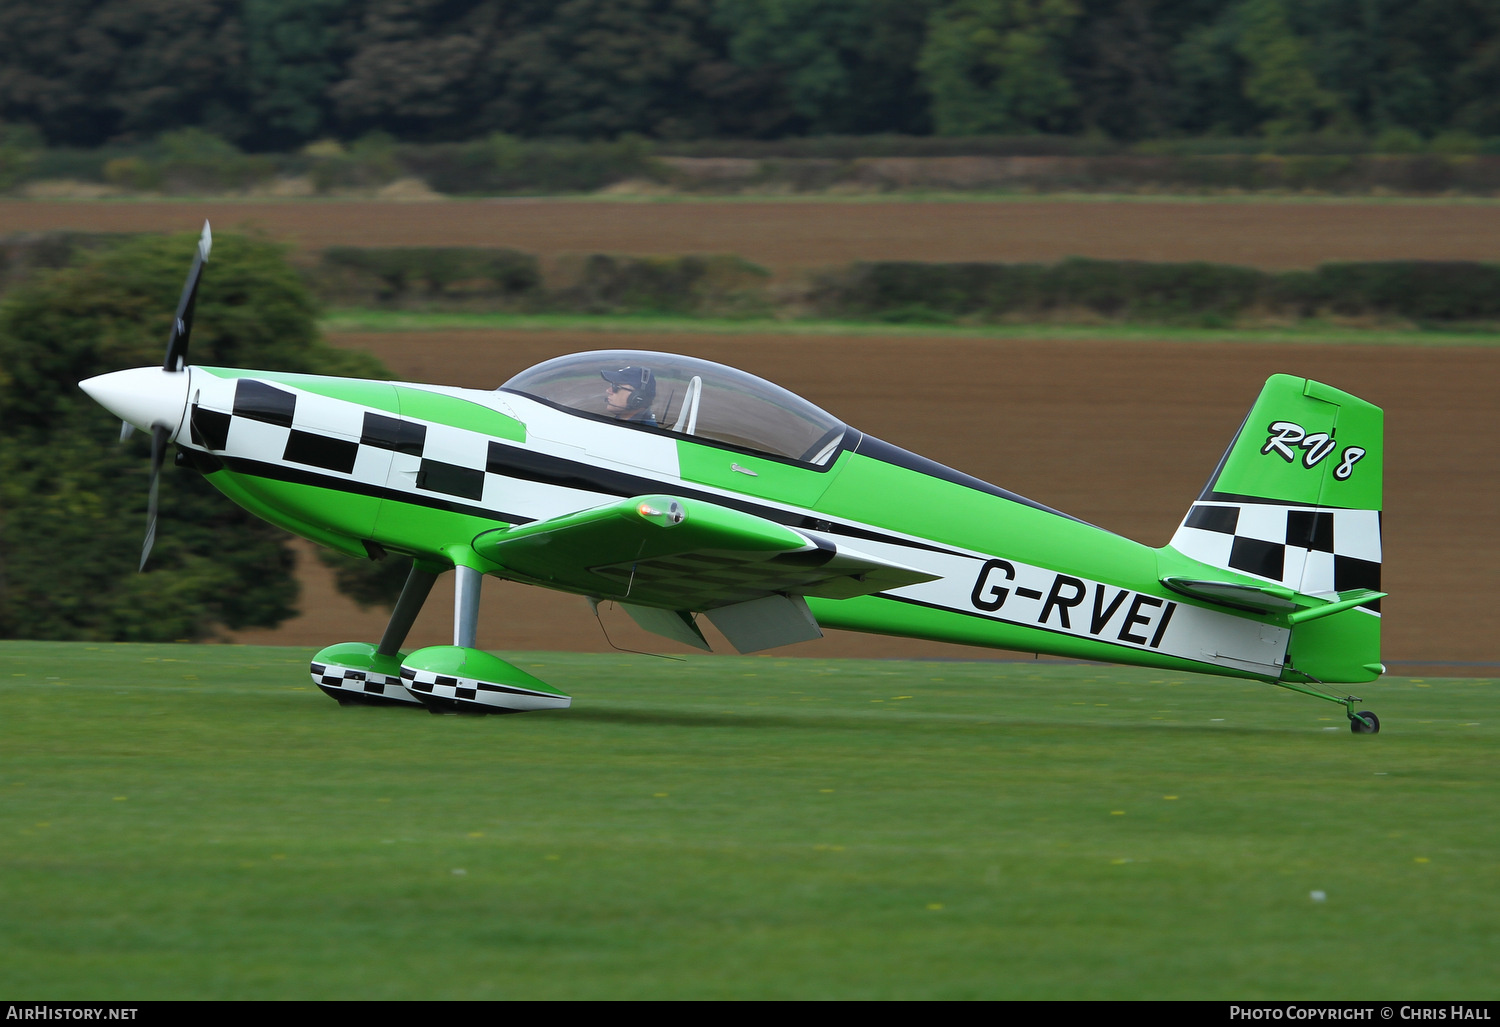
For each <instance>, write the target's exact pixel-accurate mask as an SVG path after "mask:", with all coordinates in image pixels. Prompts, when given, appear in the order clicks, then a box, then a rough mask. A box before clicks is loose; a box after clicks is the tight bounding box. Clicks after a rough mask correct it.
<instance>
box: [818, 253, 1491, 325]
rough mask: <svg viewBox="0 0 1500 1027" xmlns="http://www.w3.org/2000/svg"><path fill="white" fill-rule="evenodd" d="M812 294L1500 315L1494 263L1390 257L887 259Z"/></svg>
mask: <svg viewBox="0 0 1500 1027" xmlns="http://www.w3.org/2000/svg"><path fill="white" fill-rule="evenodd" d="M809 300H810V304H811V306H812V308H813V309H814V310H815V311H816V312H818V313H819V314H821V315H823V316H830V317H853V318H874V319H880V320H889V321H917V322H920V321H938V322H941V321H974V322H993V321H1005V320H1025V319H1027V318H1036V317H1056V316H1058V315H1067V314H1070V313H1074V312H1086V313H1088V314H1090V315H1094V316H1098V317H1103V318H1107V319H1114V320H1121V321H1141V322H1155V323H1184V324H1198V325H1217V324H1227V323H1232V322H1235V321H1246V320H1259V319H1266V318H1274V319H1283V318H1311V317H1323V316H1329V315H1333V316H1338V317H1352V318H1357V317H1371V316H1373V317H1380V318H1401V319H1405V320H1409V321H1413V322H1416V323H1418V324H1454V323H1467V322H1490V321H1494V320H1497V319H1500V265H1497V264H1480V263H1474V262H1467V261H1451V262H1448V261H1386V262H1370V263H1339V264H1324V265H1322V266H1321V267H1319V268H1317V269H1316V270H1313V271H1282V272H1273V271H1259V270H1256V269H1253V268H1244V267H1233V266H1230V265H1224V264H1206V263H1183V264H1172V263H1145V262H1139V261H1114V260H1085V259H1080V258H1074V259H1070V260H1065V261H1062V262H1061V263H1058V264H1052V265H1041V264H920V263H905V262H895V261H892V262H882V263H861V264H855V265H853V266H851V267H848V268H841V269H836V270H832V271H827V272H823V273H821V274H820V275H819V276H818V277H817V280H816V281H815V283H814V285H813V287H812V289H811V290H810V294H809Z"/></svg>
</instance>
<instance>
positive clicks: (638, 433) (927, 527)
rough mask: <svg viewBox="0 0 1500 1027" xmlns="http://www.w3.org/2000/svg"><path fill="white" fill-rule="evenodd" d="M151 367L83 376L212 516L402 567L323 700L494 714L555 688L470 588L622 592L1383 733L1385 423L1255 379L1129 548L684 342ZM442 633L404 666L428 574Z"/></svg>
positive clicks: (649, 610) (699, 613) (698, 613)
mask: <svg viewBox="0 0 1500 1027" xmlns="http://www.w3.org/2000/svg"><path fill="white" fill-rule="evenodd" d="M209 246H210V236H209V231H208V227H207V226H206V225H205V226H204V232H203V237H202V239H201V240H200V243H199V250H198V256H197V259H196V260H195V261H194V263H193V269H192V271H191V272H190V274H189V276H188V282H187V284H186V286H185V287H184V289H183V294H182V300H181V302H180V303H179V307H178V312H177V320H176V322H175V324H174V327H173V330H172V333H171V336H170V338H169V341H168V346H167V357H166V360H165V363H164V365H163V366H162V367H160V368H157V367H141V368H134V369H131V370H123V371H116V372H113V373H110V374H104V375H100V376H98V377H95V378H90V379H88V380H87V381H84V382H82V383H81V386H82V388H83V389H84V390H85V391H87V392H88V393H89V394H90V395H91V396H92V397H93V398H94V399H96V400H97V401H98V402H99V403H101V404H102V405H103V406H105V407H106V408H108V409H109V410H110V411H111V412H113V413H114V414H116V415H117V416H119V417H120V418H122V419H123V420H124V421H125V422H126V427H127V430H128V428H129V426H131V425H134V426H135V427H138V428H141V429H143V430H146V431H150V432H151V433H152V439H153V445H152V463H153V469H152V493H153V498H152V503H151V510H150V514H149V516H148V522H149V523H148V530H147V540H146V546H145V551H144V552H143V553H142V565H143V566H144V563H145V558H146V553H147V552H149V549H150V545H151V539H152V536H153V535H154V533H155V489H156V480H157V475H158V474H159V472H160V468H161V463H162V459H163V455H164V453H165V450H166V446H167V444H168V443H175V444H176V445H177V446H178V448H179V450H180V457H179V462H185V463H187V464H190V465H191V466H192V467H194V468H196V469H197V470H198V471H199V472H201V473H202V474H203V475H204V476H205V477H207V479H208V480H209V481H210V482H212V483H213V484H214V485H215V486H217V487H218V488H219V490H220V491H222V492H223V493H224V494H225V495H227V496H228V497H229V498H230V499H232V500H233V501H235V502H236V503H239V504H240V505H241V506H243V507H245V508H246V509H248V510H250V511H251V512H253V513H255V514H257V515H258V516H260V517H263V518H264V519H266V520H268V521H270V522H272V523H274V524H277V525H280V526H281V527H283V528H286V529H287V530H288V531H291V532H293V533H295V534H297V535H300V536H302V537H303V538H307V539H311V540H312V541H314V542H316V543H319V544H321V545H325V546H328V547H330V548H333V549H336V550H339V551H341V552H344V553H349V554H353V555H355V556H359V557H371V558H381V557H384V556H386V555H388V554H391V555H400V556H403V557H410V558H411V559H412V566H411V571H410V574H409V576H408V578H407V581H406V586H405V589H404V591H403V592H402V594H401V597H400V600H399V601H398V603H397V605H396V607H395V610H394V612H393V614H392V616H391V620H390V623H389V625H388V627H387V628H386V630H385V633H384V636H383V637H382V638H381V639H380V640H379V641H378V642H344V643H340V644H337V645H333V646H329V647H328V648H326V649H323V650H322V651H321V652H319V653H318V654H317V655H316V656H315V657H314V658H313V660H312V676H313V680H314V681H315V682H316V683H317V684H318V685H319V686H320V687H321V688H322V689H323V690H324V691H325V692H326V693H328V694H329V695H330V696H332V697H333V698H335V699H337V700H339V701H340V702H342V703H395V704H402V705H410V706H414V707H415V706H418V705H421V706H426V707H428V708H430V709H433V710H436V711H455V710H456V711H464V712H487V713H512V712H518V711H522V710H538V709H556V708H560V707H566V706H568V705H569V704H570V703H571V702H572V700H571V699H570V698H569V697H568V696H567V695H564V694H563V693H561V692H559V691H557V690H556V689H554V688H552V687H550V686H548V685H547V684H545V683H543V682H541V681H539V680H537V679H536V678H534V677H533V676H531V675H530V674H527V673H526V672H524V671H522V670H520V669H518V668H516V667H514V666H512V665H511V664H509V663H506V662H505V661H504V660H502V659H500V658H498V657H496V656H494V655H491V654H490V653H487V652H485V651H483V650H481V649H479V648H477V646H476V638H475V633H476V624H477V611H478V606H479V599H480V585H481V582H482V580H483V577H484V575H487V574H488V575H494V576H496V577H500V578H508V579H510V580H513V581H519V582H524V583H527V584H532V585H539V586H542V587H544V588H551V589H559V590H561V591H564V592H571V593H576V594H578V595H580V596H585V597H587V598H588V599H589V601H590V602H592V603H595V604H597V603H599V602H602V601H612V602H615V603H618V604H619V605H620V606H621V607H622V608H623V609H624V610H625V611H626V612H627V613H628V614H629V615H630V616H631V617H632V618H633V619H634V620H635V621H636V622H637V623H638V624H639V625H640V626H641V627H643V628H645V629H647V630H648V631H651V632H655V633H657V634H659V635H663V636H665V637H667V638H671V639H675V640H676V641H678V642H683V643H686V644H688V645H690V646H696V647H698V648H702V649H708V648H709V644H708V642H707V641H706V640H705V638H704V635H703V633H702V631H701V630H700V629H699V623H698V620H699V618H700V617H704V618H707V619H708V620H709V621H710V622H711V623H712V624H713V625H714V626H715V627H716V628H717V629H718V630H719V632H720V633H722V635H723V636H724V637H725V638H726V639H727V640H728V641H729V643H730V644H731V645H732V646H734V648H735V649H737V650H738V651H740V652H755V651H758V650H763V649H767V648H771V647H774V646H782V645H787V644H790V643H794V642H800V641H805V640H808V639H812V638H816V637H818V636H819V635H821V634H822V629H823V628H837V629H842V630H849V631H865V632H874V633H877V634H887V635H903V636H911V637H915V638H924V639H934V640H938V641H944V642H958V643H963V644H968V645H975V646H985V647H990V648H996V649H1008V650H1015V651H1019V652H1026V653H1033V652H1035V653H1049V654H1054V655H1058V656H1063V657H1071V658H1076V659H1082V660H1099V661H1106V662H1114V663H1125V664H1136V665H1140V666H1148V667H1159V668H1164V669H1168V670H1181V671H1196V672H1201V673H1206V674H1219V675H1228V676H1232V677H1241V678H1254V679H1258V680H1262V681H1266V682H1270V683H1273V684H1277V685H1282V686H1285V687H1287V688H1291V689H1295V690H1297V691H1300V692H1304V693H1306V694H1308V695H1313V696H1317V697H1319V698H1322V699H1326V700H1329V701H1331V702H1335V703H1338V704H1340V705H1342V706H1343V707H1344V708H1345V711H1346V713H1347V715H1348V717H1349V723H1350V727H1351V728H1352V730H1353V731H1354V732H1355V733H1359V734H1365V733H1374V732H1376V731H1378V730H1379V727H1380V725H1379V721H1378V720H1377V719H1376V717H1375V715H1374V714H1372V713H1370V712H1368V711H1356V710H1355V708H1354V707H1355V704H1356V703H1359V702H1362V700H1360V699H1358V698H1356V697H1354V696H1350V695H1347V694H1341V690H1330V689H1329V686H1330V685H1332V684H1343V683H1354V682H1364V681H1370V680H1373V679H1374V678H1376V677H1377V676H1379V675H1380V674H1381V673H1382V672H1383V671H1384V667H1383V666H1382V665H1381V663H1380V655H1379V646H1380V611H1379V600H1380V598H1381V597H1382V596H1384V595H1385V593H1383V592H1380V591H1378V589H1379V584H1380V563H1381V515H1380V510H1381V477H1382V472H1381V440H1382V434H1383V417H1382V414H1381V411H1380V409H1379V408H1377V407H1375V406H1372V405H1371V404H1369V403H1367V402H1365V401H1363V400H1360V399H1357V398H1355V397H1354V396H1351V395H1349V394H1348V393H1345V392H1341V391H1339V390H1338V389H1335V388H1332V387H1330V386H1327V385H1323V384H1320V383H1318V382H1315V381H1309V380H1307V379H1303V378H1294V377H1290V376H1287V375H1277V376H1275V377H1273V378H1271V379H1270V380H1269V381H1267V382H1266V385H1265V388H1264V390H1263V391H1262V392H1261V394H1260V397H1259V398H1258V399H1257V400H1256V401H1255V404H1254V406H1253V407H1252V408H1251V410H1250V413H1249V415H1248V417H1247V418H1246V420H1245V422H1244V425H1243V426H1242V427H1241V429H1240V431H1239V433H1238V434H1237V435H1236V437H1235V439H1234V441H1233V442H1232V443H1231V445H1230V447H1229V449H1228V451H1227V452H1226V453H1225V454H1224V458H1223V459H1222V460H1221V461H1220V463H1219V466H1218V467H1217V468H1216V469H1215V470H1214V472H1213V475H1212V477H1211V478H1210V479H1209V482H1208V485H1207V487H1206V488H1205V489H1204V491H1203V493H1202V495H1200V496H1199V497H1198V499H1197V500H1196V501H1195V502H1193V503H1192V504H1191V506H1190V507H1189V509H1188V511H1187V514H1186V516H1185V517H1184V519H1183V521H1182V523H1181V525H1180V526H1179V527H1178V529H1177V532H1176V534H1175V535H1174V536H1173V537H1172V540H1171V542H1170V543H1169V544H1168V545H1166V546H1163V547H1161V548H1160V549H1153V548H1151V547H1148V546H1145V545H1142V544H1140V543H1137V542H1133V541H1130V540H1129V539H1126V538H1123V537H1121V536H1119V535H1115V534H1112V533H1111V532H1108V531H1105V530H1103V529H1101V528H1098V527H1095V526H1093V525H1091V524H1087V523H1084V522H1083V521H1080V520H1078V519H1076V518H1073V517H1070V516H1068V515H1066V514H1063V513H1059V512H1058V511H1056V510H1052V509H1049V508H1047V507H1045V506H1042V505H1041V504H1039V503H1035V502H1032V501H1031V500H1029V499H1025V498H1022V497H1021V496H1018V495H1015V494H1014V493H1011V492H1008V491H1006V490H1005V489H1002V488H998V487H996V486H994V485H990V484H988V483H986V482H983V481H980V480H978V479H976V478H973V477H970V476H969V475H966V474H963V473H961V472H959V471H955V470H952V469H950V468H948V467H944V466H942V465H940V464H938V463H935V462H933V461H931V460H928V459H925V458H923V457H920V456H917V455H916V454H913V453H910V452H907V451H906V450H904V449H900V448H898V447H896V446H894V445H891V444H890V443H887V442H882V441H880V440H879V439H876V438H874V437H872V436H870V435H866V434H864V433H862V432H860V431H858V430H857V429H855V428H853V427H850V426H849V425H846V424H844V423H843V422H842V421H840V420H839V419H838V418H836V417H834V416H833V415H831V414H829V413H826V412H825V411H823V410H821V409H819V408H818V407H817V406H815V405H813V404H812V403H809V402H808V401H806V400H804V399H802V398H800V397H798V396H796V395H794V394H792V393H791V392H788V391H787V390H785V389H783V388H780V387H779V386H776V385H773V384H771V383H770V382H767V381H764V380H762V379H760V378H757V377H755V376H753V375H750V374H746V373H744V372H742V371H737V370H735V369H733V368H730V367H725V366H723V365H720V364H715V363H711V362H709V361H706V360H700V359H697V358H694V357H690V356H682V355H675V354H668V353H648V352H638V351H623V350H612V351H601V352H591V353H578V354H575V355H572V356H565V357H560V358H557V359H555V360H549V361H546V362H544V363H541V364H538V365H536V366H535V367H532V368H530V369H528V370H525V371H522V372H521V373H520V374H518V375H516V376H515V377H514V378H512V379H510V380H509V381H508V382H506V383H505V384H504V385H502V386H500V387H499V388H498V389H479V388H456V387H449V386H438V385H422V384H417V383H409V382H386V381H369V380H363V379H349V378H331V377H319V376H312V375H302V374H284V373H273V372H266V371H251V370H239V369H232V368H220V367H193V366H188V364H187V362H186V351H187V340H188V335H189V332H190V326H191V320H192V310H193V300H194V297H195V296H196V291H197V287H198V282H199V279H200V277H201V275H202V270H203V265H204V262H205V261H206V260H207V258H208V254H209ZM449 570H452V571H453V572H454V573H455V574H456V575H457V582H456V588H455V604H454V605H455V608H454V617H453V624H454V627H453V644H452V645H451V646H432V647H427V648H421V649H416V650H413V651H410V652H408V651H404V650H403V648H402V646H403V644H404V642H405V639H406V636H407V634H408V631H409V629H410V628H411V626H412V623H413V622H414V620H415V618H416V616H417V613H418V611H419V610H420V609H421V607H422V604H423V602H424V601H425V600H426V598H427V596H428V593H429V592H430V590H431V588H432V585H433V582H434V581H435V580H436V578H437V577H438V576H439V575H440V574H442V573H445V572H447V571H449Z"/></svg>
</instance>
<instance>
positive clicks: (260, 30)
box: [0, 0, 1500, 152]
mask: <svg viewBox="0 0 1500 1027" xmlns="http://www.w3.org/2000/svg"><path fill="white" fill-rule="evenodd" d="M0 124H3V125H6V126H10V130H11V131H17V130H20V131H27V132H31V133H33V134H34V136H35V137H36V138H38V139H39V140H40V141H41V142H44V143H46V144H47V145H50V146H62V147H96V146H101V145H105V144H111V143H113V144H119V143H131V142H139V141H144V140H148V139H151V138H153V137H155V136H157V135H159V134H161V133H165V132H170V131H173V130H180V129H183V128H197V129H201V130H203V131H205V132H208V133H212V134H213V135H215V136H217V137H219V138H221V139H224V140H227V141H228V142H230V143H233V144H234V145H235V146H238V147H241V148H243V149H246V150H250V151H258V152H269V151H276V150H282V151H284V150H287V149H293V148H296V147H299V146H302V145H305V144H307V143H310V142H313V141H316V140H320V139H345V140H350V139H356V138H360V137H362V136H367V135H369V134H371V133H383V134H386V135H388V136H391V137H394V138H395V139H397V140H402V141H410V142H443V141H455V140H465V139H473V138H479V137H483V136H488V135H492V134H495V133H504V134H507V135H511V136H517V137H521V138H573V139H582V140H594V139H618V138H620V137H623V136H626V135H640V136H643V137H646V138H648V139H654V140H662V141H669V140H689V139H748V140H755V139H759V140H771V139H785V138H791V137H798V136H813V135H873V134H899V135H911V136H927V135H938V136H974V135H1028V134H1034V133H1048V134H1053V135H1057V134H1062V135H1094V136H1098V137H1101V138H1104V137H1107V138H1109V139H1113V140H1120V141H1138V140H1145V139H1162V138H1171V137H1183V136H1186V137H1198V136H1215V135H1217V136H1235V137H1245V136H1260V137H1266V138H1277V137H1286V136H1289V135H1294V134H1299V133H1302V134H1305V133H1319V132H1321V133H1329V134H1338V135H1345V136H1350V135H1361V134H1362V135H1365V136H1370V137H1378V136H1380V135H1381V134H1382V133H1391V132H1397V133H1405V134H1406V135H1407V136H1414V137H1421V138H1425V139H1431V138H1433V137H1435V136H1440V135H1444V134H1458V135H1471V136H1476V137H1479V136H1500V4H1497V3H1495V2H1494V0H1424V2H1422V3H1420V4H1413V3H1410V2H1409V0H1405V2H1403V0H1299V2H1295V3H1294V2H1292V0H363V2H356V0H47V2H46V3H42V2H39V0H17V2H14V3H7V4H3V5H0Z"/></svg>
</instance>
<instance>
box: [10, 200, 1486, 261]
mask: <svg viewBox="0 0 1500 1027" xmlns="http://www.w3.org/2000/svg"><path fill="white" fill-rule="evenodd" d="M204 218H208V219H209V220H211V221H212V222H213V224H214V226H215V228H217V229H218V230H220V231H225V230H241V229H246V228H249V229H257V230H260V231H264V232H266V233H267V234H269V235H271V236H273V237H275V238H278V239H285V240H287V241H289V242H291V243H293V244H295V245H297V246H298V247H301V248H305V249H322V248H323V247H326V246H500V247H510V248H512V249H518V250H522V251H524V252H527V253H535V254H538V255H540V256H543V257H553V256H557V255H559V254H564V253H631V254H662V253H736V254H739V255H740V256H742V257H745V258H747V259H749V260H752V261H755V262H756V263H759V264H762V265H764V266H766V267H769V268H772V269H773V270H788V269H792V268H799V267H808V266H822V265H831V264H844V263H848V262H849V261H854V260H927V261H954V260H981V261H983V260H991V261H1043V262H1050V261H1055V260H1060V259H1062V258H1064V257H1069V256H1080V257H1097V258H1100V259H1115V260H1132V259H1133V260H1207V261H1216V262H1220V263H1228V264H1243V265H1249V266H1254V267H1263V268H1292V267H1313V266H1315V265H1317V264H1319V263H1321V262H1323V261H1328V260H1396V259H1409V260H1497V259H1500V204H1494V203H1455V204H1438V203H1414V202H1398V201H1388V202H1381V203H1364V204H1360V203H1349V202H1337V201H1326V202H1314V201H1298V202H1272V201H1265V200H1255V201H1243V202H1193V201H1181V200H1177V201H1172V200H1161V201H1146V200H1134V199H1132V200H1120V201H1088V202H1078V201H1073V202H1069V201H1064V200H1042V199H1038V200H1025V201H1016V202H990V203H969V202H951V203H950V202H941V203H939V202H933V203H897V202H866V203H854V202H839V203H829V202H816V201H797V202H785V201H783V202H770V201H742V202H734V203H709V202H673V203H659V202H613V203H603V202H597V201H595V202H589V201H569V200H444V201H434V202H424V203H405V204H395V203H383V204H382V203H362V202H354V201H348V202H339V201H326V202H307V201H304V202H274V203H273V202H251V201H222V200H204V201H172V202H145V201H111V202H104V203H89V202H42V201H35V200H7V201H0V235H9V234H11V233H13V232H36V231H48V230H52V229H59V228H66V229H72V230H75V231H92V232H141V231H151V232H191V231H195V230H196V229H197V227H198V226H199V225H200V224H202V222H203V219H204Z"/></svg>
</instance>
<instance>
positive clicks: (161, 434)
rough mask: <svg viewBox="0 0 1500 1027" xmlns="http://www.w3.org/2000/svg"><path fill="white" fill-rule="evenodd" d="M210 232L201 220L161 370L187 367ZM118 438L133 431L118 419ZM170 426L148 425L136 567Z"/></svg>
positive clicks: (149, 537)
mask: <svg viewBox="0 0 1500 1027" xmlns="http://www.w3.org/2000/svg"><path fill="white" fill-rule="evenodd" d="M213 243H214V239H213V233H212V232H210V231H209V228H208V222H207V221H205V222H203V234H202V235H200V236H199V237H198V252H197V253H196V254H195V255H194V256H193V266H192V267H191V268H190V269H189V270H188V275H187V281H186V282H184V283H183V286H182V296H181V297H180V298H179V299H178V301H177V315H176V317H174V318H173V319H172V331H171V332H170V333H169V334H168V335H167V355H166V358H165V359H164V360H163V361H162V365H161V367H162V370H163V371H168V372H171V373H175V374H181V373H183V372H185V371H186V369H187V350H188V339H189V337H190V336H191V335H192V332H193V308H194V306H195V305H196V304H197V301H198V283H199V282H200V281H202V279H203V265H205V264H207V263H208V253H209V250H211V249H212V248H213ZM122 425H123V427H121V429H120V440H121V441H122V442H123V441H124V440H125V439H127V438H129V437H130V435H131V433H132V432H133V431H134V430H135V429H134V427H133V426H132V425H131V423H130V422H129V421H124V422H122ZM171 437H172V429H171V428H170V427H168V426H167V425H163V424H155V425H152V426H151V490H150V493H149V496H148V498H147V500H146V540H145V542H144V543H143V544H142V545H141V564H140V567H139V568H138V569H139V570H145V569H146V558H147V557H149V556H150V555H151V547H152V546H153V545H155V544H156V511H157V497H158V495H159V493H160V491H161V465H162V463H163V462H164V461H165V459H166V455H167V443H168V442H169V441H170V440H171Z"/></svg>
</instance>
